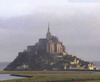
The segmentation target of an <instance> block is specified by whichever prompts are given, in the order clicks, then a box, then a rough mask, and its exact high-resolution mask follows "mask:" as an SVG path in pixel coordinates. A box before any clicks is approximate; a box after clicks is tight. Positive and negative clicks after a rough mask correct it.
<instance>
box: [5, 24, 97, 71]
mask: <svg viewBox="0 0 100 82" xmlns="http://www.w3.org/2000/svg"><path fill="white" fill-rule="evenodd" d="M95 69H96V66H95V65H94V64H93V63H91V62H87V61H84V60H81V59H80V58H77V57H76V56H72V55H70V54H68V52H66V50H65V46H64V45H63V44H62V42H60V41H59V40H58V38H57V37H55V36H53V35H52V34H51V32H50V29H49V25H48V31H47V34H46V38H40V39H39V41H38V42H37V43H36V44H35V45H31V46H28V47H27V49H26V50H24V51H23V52H19V54H18V56H17V57H16V58H15V60H14V61H13V62H12V63H10V64H9V65H8V66H7V67H6V68H5V69H4V70H57V71H58V70H59V71H60V70H62V71H63V70H95Z"/></svg>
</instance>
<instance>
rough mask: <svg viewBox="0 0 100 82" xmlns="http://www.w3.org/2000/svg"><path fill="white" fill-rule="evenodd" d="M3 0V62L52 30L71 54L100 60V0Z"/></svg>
mask: <svg viewBox="0 0 100 82" xmlns="http://www.w3.org/2000/svg"><path fill="white" fill-rule="evenodd" d="M82 1H83V0H80V1H79V0H76V2H75V0H74V1H73V0H69V1H68V0H0V62H2V61H13V60H14V58H16V57H17V55H18V52H22V51H23V50H25V49H26V48H27V46H28V45H34V44H35V43H36V42H37V41H38V39H39V38H44V37H45V36H46V32H47V26H48V22H49V23H50V31H51V33H52V34H53V35H55V36H57V37H58V38H59V40H60V41H61V42H63V44H64V45H65V46H66V51H67V52H68V53H69V54H72V55H75V56H77V57H79V58H81V59H83V60H86V61H99V60H100V2H99V1H98V0H95V2H94V0H88V2H85V1H84V2H82Z"/></svg>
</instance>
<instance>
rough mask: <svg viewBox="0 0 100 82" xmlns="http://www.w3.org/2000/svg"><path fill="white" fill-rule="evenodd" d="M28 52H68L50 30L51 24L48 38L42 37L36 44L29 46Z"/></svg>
mask: <svg viewBox="0 0 100 82" xmlns="http://www.w3.org/2000/svg"><path fill="white" fill-rule="evenodd" d="M27 51H28V52H35V53H36V51H39V52H43V53H44V52H45V53H52V54H63V55H64V54H66V51H65V47H64V45H63V44H62V43H61V42H60V41H59V40H58V38H57V37H55V36H53V35H52V34H51V32H50V29H49V25H48V31H47V34H46V38H40V39H39V41H38V42H37V43H36V44H35V45H34V46H28V47H27Z"/></svg>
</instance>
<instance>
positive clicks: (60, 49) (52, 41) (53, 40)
mask: <svg viewBox="0 0 100 82" xmlns="http://www.w3.org/2000/svg"><path fill="white" fill-rule="evenodd" d="M46 39H47V41H48V42H47V50H46V51H47V52H49V53H54V54H63V53H65V47H64V46H63V44H62V43H61V42H60V41H59V40H58V38H57V37H55V36H52V35H51V32H50V29H49V26H48V32H47V34H46Z"/></svg>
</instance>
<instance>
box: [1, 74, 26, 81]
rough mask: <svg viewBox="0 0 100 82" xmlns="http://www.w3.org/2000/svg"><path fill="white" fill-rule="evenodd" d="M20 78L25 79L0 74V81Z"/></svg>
mask: <svg viewBox="0 0 100 82" xmlns="http://www.w3.org/2000/svg"><path fill="white" fill-rule="evenodd" d="M20 78H25V77H16V76H11V75H10V74H0V80H9V79H20Z"/></svg>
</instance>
